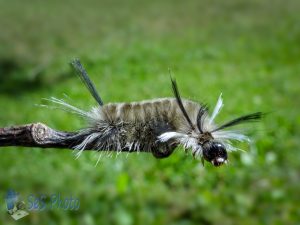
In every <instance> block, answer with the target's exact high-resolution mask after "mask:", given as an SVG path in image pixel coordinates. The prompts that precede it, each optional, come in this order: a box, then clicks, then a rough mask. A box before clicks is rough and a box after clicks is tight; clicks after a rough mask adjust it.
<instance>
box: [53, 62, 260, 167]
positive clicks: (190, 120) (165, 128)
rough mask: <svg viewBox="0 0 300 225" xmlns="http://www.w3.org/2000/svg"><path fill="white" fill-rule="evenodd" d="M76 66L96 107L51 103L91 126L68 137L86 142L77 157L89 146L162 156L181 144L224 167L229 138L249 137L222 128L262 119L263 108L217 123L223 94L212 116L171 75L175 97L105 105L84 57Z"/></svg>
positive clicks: (54, 100) (165, 155) (55, 100)
mask: <svg viewBox="0 0 300 225" xmlns="http://www.w3.org/2000/svg"><path fill="white" fill-rule="evenodd" d="M72 65H73V67H74V68H75V70H76V71H77V73H78V74H79V76H80V78H81V80H82V81H83V83H84V84H85V85H86V86H87V88H88V90H89V91H90V93H91V94H92V96H93V97H94V99H95V100H96V101H97V103H98V106H95V107H93V108H92V109H91V110H90V111H84V110H81V109H79V108H77V107H75V106H73V105H70V104H68V103H66V102H65V101H63V100H60V99H57V98H51V99H50V101H52V102H54V103H56V104H59V105H60V106H62V107H63V108H64V109H65V110H68V111H71V112H73V113H76V114H78V115H80V116H82V117H84V118H85V119H86V120H87V121H88V124H89V125H88V127H86V128H84V129H82V130H80V131H78V132H77V133H76V134H75V135H74V136H72V137H70V138H72V139H73V140H74V143H76V140H82V141H80V142H79V143H78V142H77V143H76V144H75V145H74V147H73V148H74V149H77V150H79V151H78V153H77V156H80V154H81V153H82V152H83V151H84V150H85V149H86V148H87V147H88V148H89V149H95V150H104V151H112V150H115V151H119V152H121V151H125V150H126V151H129V152H131V151H139V150H142V151H144V152H151V153H152V154H153V155H154V156H155V157H157V158H164V157H168V156H169V155H170V154H171V153H172V152H173V151H174V149H175V148H176V147H177V146H182V147H183V148H184V149H185V150H190V151H191V152H192V154H193V156H194V157H199V158H201V160H202V162H203V163H204V160H206V161H208V162H210V163H212V164H213V165H214V166H220V165H222V164H224V163H227V158H228V156H227V151H233V150H235V149H236V148H235V147H234V146H233V145H232V144H231V140H237V141H249V138H248V137H247V136H246V135H244V134H242V133H239V132H236V131H229V130H224V129H226V128H229V127H232V126H235V125H238V124H241V123H244V122H252V121H257V120H258V119H260V118H261V117H262V113H261V112H256V113H252V114H248V115H245V116H241V117H238V118H236V119H233V120H231V121H229V122H227V123H224V124H223V125H220V126H218V125H216V124H215V123H214V119H215V117H216V116H217V114H218V113H219V112H220V110H221V108H222V106H223V101H222V97H221V95H220V97H219V99H218V101H217V104H216V106H215V108H214V110H213V113H212V114H211V116H209V115H208V108H207V106H206V105H203V104H199V103H197V102H194V101H190V100H185V99H182V98H181V97H180V94H179V91H178V88H177V84H176V81H175V80H174V79H172V78H171V83H172V89H173V92H174V97H173V98H160V99H154V100H146V101H141V102H131V103H108V104H104V103H103V101H102V99H101V97H100V96H99V94H98V93H97V91H96V89H95V87H94V85H93V83H92V82H91V80H90V79H89V77H88V74H87V73H86V71H85V69H84V68H83V66H82V65H81V63H80V61H79V60H74V61H73V62H72Z"/></svg>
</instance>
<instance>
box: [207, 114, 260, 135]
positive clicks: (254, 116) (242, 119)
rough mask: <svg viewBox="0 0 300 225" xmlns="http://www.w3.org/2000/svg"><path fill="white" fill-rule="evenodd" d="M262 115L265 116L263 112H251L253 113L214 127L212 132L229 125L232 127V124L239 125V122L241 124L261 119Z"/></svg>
mask: <svg viewBox="0 0 300 225" xmlns="http://www.w3.org/2000/svg"><path fill="white" fill-rule="evenodd" d="M262 117H263V113H262V112H256V113H251V114H248V115H245V116H241V117H238V118H236V119H233V120H231V121H229V122H227V123H225V124H223V125H221V126H220V127H218V128H216V129H214V130H213V131H212V132H215V131H218V130H222V129H225V128H227V127H232V126H235V125H238V124H241V123H247V122H256V121H258V120H259V119H261V118H262Z"/></svg>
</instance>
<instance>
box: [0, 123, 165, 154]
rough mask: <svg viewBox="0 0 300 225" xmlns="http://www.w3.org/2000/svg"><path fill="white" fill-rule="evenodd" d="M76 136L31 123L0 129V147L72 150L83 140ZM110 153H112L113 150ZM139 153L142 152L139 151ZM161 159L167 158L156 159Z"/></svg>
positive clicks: (126, 149) (81, 137)
mask: <svg viewBox="0 0 300 225" xmlns="http://www.w3.org/2000/svg"><path fill="white" fill-rule="evenodd" d="M76 134H77V132H67V131H59V130H54V129H52V128H50V127H48V126H47V125H45V124H43V123H31V124H27V125H21V126H13V127H4V128H0V147H5V146H21V147H37V148H62V149H71V150H74V146H76V145H77V144H78V143H80V142H82V141H83V139H84V136H80V135H76ZM81 139H82V140H81ZM84 150H95V151H101V150H96V149H93V148H92V146H88V145H87V146H86V148H85V149H84ZM111 151H113V149H112V150H111ZM122 152H136V151H132V150H129V149H128V148H124V149H122ZM139 152H142V151H140V150H139ZM148 153H151V152H148ZM152 153H153V152H152ZM154 156H155V155H154ZM168 156H169V155H168ZM155 157H156V156H155ZM163 157H167V156H162V157H157V158H163Z"/></svg>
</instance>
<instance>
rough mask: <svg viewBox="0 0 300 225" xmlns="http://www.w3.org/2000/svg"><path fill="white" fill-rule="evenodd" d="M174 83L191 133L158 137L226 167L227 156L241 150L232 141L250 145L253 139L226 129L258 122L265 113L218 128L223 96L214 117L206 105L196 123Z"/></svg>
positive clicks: (171, 133)
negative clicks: (217, 119)
mask: <svg viewBox="0 0 300 225" xmlns="http://www.w3.org/2000/svg"><path fill="white" fill-rule="evenodd" d="M171 81H172V88H173V92H174V95H175V98H176V100H177V103H178V106H179V108H180V110H181V112H182V113H183V116H184V117H185V119H186V121H187V122H188V124H189V131H187V132H165V133H163V134H161V135H160V136H159V137H158V138H159V140H160V141H162V142H168V141H173V142H176V143H177V144H180V145H182V146H183V148H184V149H190V150H191V151H192V154H193V156H194V157H200V158H201V159H202V163H204V160H206V161H208V162H210V163H212V164H213V165H214V166H221V165H223V164H226V163H227V161H228V155H227V152H228V151H233V150H236V149H237V148H235V147H234V146H232V143H231V141H232V140H236V141H249V138H248V137H247V136H246V135H244V134H242V133H239V132H237V131H230V130H224V129H226V128H229V127H232V126H235V125H238V124H241V123H245V122H253V121H257V120H259V119H260V118H261V117H262V115H263V114H262V113H261V112H256V113H252V114H247V115H244V116H240V117H237V118H236V119H233V120H230V121H229V122H227V123H224V124H223V125H220V126H217V125H215V124H214V119H215V117H216V116H217V114H218V113H219V112H220V110H221V108H222V106H223V100H222V95H220V97H219V99H218V101H217V104H216V106H215V108H214V110H213V113H212V115H211V116H208V108H207V106H205V105H204V106H201V107H200V109H199V111H198V114H197V118H196V120H195V121H192V120H191V119H190V117H189V114H188V113H187V111H186V110H185V108H184V106H183V103H182V100H181V97H180V95H179V92H178V89H177V85H176V81H175V80H173V79H172V80H171Z"/></svg>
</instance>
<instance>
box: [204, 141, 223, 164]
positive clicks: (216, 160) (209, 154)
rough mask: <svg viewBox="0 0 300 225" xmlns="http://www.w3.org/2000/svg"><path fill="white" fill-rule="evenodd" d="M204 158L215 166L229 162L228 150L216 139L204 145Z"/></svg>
mask: <svg viewBox="0 0 300 225" xmlns="http://www.w3.org/2000/svg"><path fill="white" fill-rule="evenodd" d="M203 158H204V159H205V160H206V161H208V162H210V163H212V164H213V165H214V166H221V165H222V164H224V163H227V151H226V148H225V146H224V145H223V144H221V143H219V142H216V141H208V142H206V143H205V144H204V145H203Z"/></svg>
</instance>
